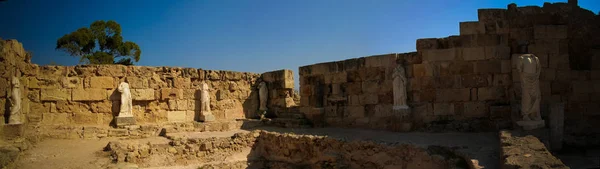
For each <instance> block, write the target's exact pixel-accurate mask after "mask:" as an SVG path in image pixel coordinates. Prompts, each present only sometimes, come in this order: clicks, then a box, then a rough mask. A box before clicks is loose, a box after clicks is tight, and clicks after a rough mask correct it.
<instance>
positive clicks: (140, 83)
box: [126, 76, 149, 89]
mask: <svg viewBox="0 0 600 169" xmlns="http://www.w3.org/2000/svg"><path fill="white" fill-rule="evenodd" d="M126 82H127V83H129V87H131V88H132V89H144V88H148V87H149V86H148V79H146V78H141V77H133V76H129V77H127V80H126Z"/></svg>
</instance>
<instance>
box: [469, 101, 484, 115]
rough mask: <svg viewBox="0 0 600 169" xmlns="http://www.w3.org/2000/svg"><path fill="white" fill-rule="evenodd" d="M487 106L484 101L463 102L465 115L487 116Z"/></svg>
mask: <svg viewBox="0 0 600 169" xmlns="http://www.w3.org/2000/svg"><path fill="white" fill-rule="evenodd" d="M488 112H489V111H488V106H487V105H486V104H485V102H465V103H464V115H465V116H467V117H487V116H488Z"/></svg>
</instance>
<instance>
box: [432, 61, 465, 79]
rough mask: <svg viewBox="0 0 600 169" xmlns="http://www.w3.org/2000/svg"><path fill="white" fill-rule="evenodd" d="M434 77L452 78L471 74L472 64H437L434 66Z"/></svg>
mask: <svg viewBox="0 0 600 169" xmlns="http://www.w3.org/2000/svg"><path fill="white" fill-rule="evenodd" d="M434 68H435V69H434V73H433V74H434V75H435V76H453V75H464V74H472V73H473V64H472V63H471V62H463V61H452V62H438V63H435V64H434Z"/></svg>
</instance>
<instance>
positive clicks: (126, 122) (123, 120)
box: [115, 117, 135, 127]
mask: <svg viewBox="0 0 600 169" xmlns="http://www.w3.org/2000/svg"><path fill="white" fill-rule="evenodd" d="M115 125H116V126H117V127H125V126H131V125H135V118H134V117H115Z"/></svg>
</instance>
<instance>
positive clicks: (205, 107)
mask: <svg viewBox="0 0 600 169" xmlns="http://www.w3.org/2000/svg"><path fill="white" fill-rule="evenodd" d="M200 90H201V91H200V118H199V119H200V121H204V122H207V121H214V120H215V116H214V115H213V114H212V112H211V111H210V93H209V88H208V84H206V83H202V86H201V88H200Z"/></svg>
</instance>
